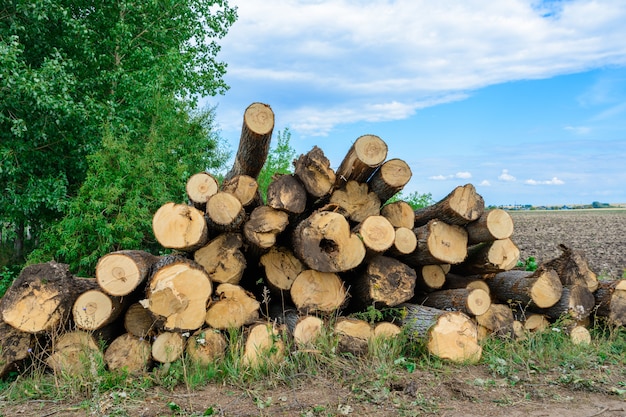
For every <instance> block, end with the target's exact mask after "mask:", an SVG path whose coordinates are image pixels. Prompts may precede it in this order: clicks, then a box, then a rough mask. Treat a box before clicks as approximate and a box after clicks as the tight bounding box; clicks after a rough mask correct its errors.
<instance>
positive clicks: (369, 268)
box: [350, 256, 416, 308]
mask: <svg viewBox="0 0 626 417" xmlns="http://www.w3.org/2000/svg"><path fill="white" fill-rule="evenodd" d="M415 279H416V273H415V270H414V269H413V268H411V267H409V266H408V265H406V264H404V263H402V262H400V261H399V260H397V259H395V258H390V257H388V256H376V257H374V258H372V259H371V260H370V261H368V262H367V265H366V266H365V269H364V270H363V272H361V273H359V274H357V275H356V277H355V278H354V279H353V280H352V281H351V282H350V284H351V286H350V287H351V294H352V301H353V304H354V305H355V306H356V307H358V308H365V307H367V306H370V305H373V306H375V307H377V308H379V307H395V306H397V305H398V304H401V303H404V302H406V301H409V300H410V299H411V298H413V295H414V293H415Z"/></svg>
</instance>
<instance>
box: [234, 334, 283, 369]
mask: <svg viewBox="0 0 626 417" xmlns="http://www.w3.org/2000/svg"><path fill="white" fill-rule="evenodd" d="M247 330H248V331H247V334H246V342H245V345H244V350H243V356H242V358H241V359H242V363H243V365H244V366H249V367H251V368H257V367H259V366H260V365H264V364H277V363H279V362H280V361H282V360H283V358H284V356H285V343H284V342H283V340H282V339H281V337H280V335H281V329H280V328H278V327H277V326H275V325H273V324H271V323H257V324H254V325H252V326H251V327H250V328H249V329H247Z"/></svg>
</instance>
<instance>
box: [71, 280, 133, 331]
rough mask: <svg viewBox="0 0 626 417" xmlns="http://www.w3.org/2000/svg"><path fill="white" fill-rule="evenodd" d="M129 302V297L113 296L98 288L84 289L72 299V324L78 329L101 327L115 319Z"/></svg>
mask: <svg viewBox="0 0 626 417" xmlns="http://www.w3.org/2000/svg"><path fill="white" fill-rule="evenodd" d="M94 282H95V280H94ZM129 303H130V298H129V297H125V298H122V297H113V296H110V295H108V294H106V293H104V292H103V291H100V290H98V289H93V290H88V291H85V292H83V293H82V294H80V295H79V296H78V297H77V298H76V301H74V305H73V307H72V316H73V318H74V324H75V325H76V327H77V328H78V329H80V330H87V331H93V330H97V329H101V328H103V327H104V326H106V325H108V324H111V323H113V322H114V321H115V320H117V318H118V317H120V315H121V314H122V313H123V312H124V311H125V310H126V309H127V307H128V305H129Z"/></svg>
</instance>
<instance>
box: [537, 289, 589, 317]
mask: <svg viewBox="0 0 626 417" xmlns="http://www.w3.org/2000/svg"><path fill="white" fill-rule="evenodd" d="M594 306H595V298H594V297H593V293H591V291H589V288H587V287H586V286H583V285H571V286H569V285H568V286H564V287H563V292H562V294H561V298H560V299H559V301H558V302H557V303H556V304H554V305H553V306H551V307H550V308H546V309H541V310H537V312H540V313H543V314H545V315H546V316H548V317H550V318H551V319H553V320H557V319H559V318H561V317H563V316H569V317H571V318H572V319H573V320H583V319H585V318H587V317H589V315H590V314H591V312H592V310H593V308H594Z"/></svg>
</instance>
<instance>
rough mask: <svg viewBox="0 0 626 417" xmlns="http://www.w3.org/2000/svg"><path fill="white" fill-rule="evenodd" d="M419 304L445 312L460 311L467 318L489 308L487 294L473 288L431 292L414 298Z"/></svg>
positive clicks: (483, 312) (489, 302) (482, 312)
mask: <svg viewBox="0 0 626 417" xmlns="http://www.w3.org/2000/svg"><path fill="white" fill-rule="evenodd" d="M416 301H417V302H418V303H419V304H422V305H425V306H427V307H433V308H437V309H439V310H445V311H460V312H463V313H465V314H467V315H468V316H480V315H481V314H485V313H486V312H487V310H488V309H489V306H491V299H490V298H489V293H488V292H485V291H484V290H481V289H478V288H475V289H467V288H456V289H453V290H439V291H433V292H431V293H429V294H428V295H424V296H419V297H417V298H416Z"/></svg>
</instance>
